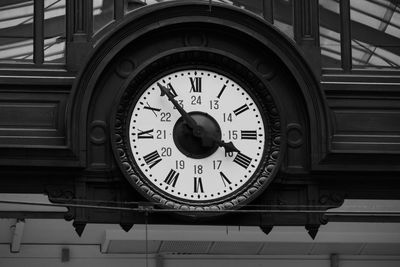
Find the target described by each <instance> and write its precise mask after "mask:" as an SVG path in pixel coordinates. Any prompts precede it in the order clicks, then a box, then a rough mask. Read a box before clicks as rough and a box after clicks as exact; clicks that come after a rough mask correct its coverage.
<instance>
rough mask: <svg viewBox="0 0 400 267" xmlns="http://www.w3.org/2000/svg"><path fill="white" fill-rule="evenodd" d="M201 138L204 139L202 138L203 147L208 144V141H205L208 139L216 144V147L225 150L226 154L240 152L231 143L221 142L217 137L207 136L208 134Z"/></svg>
mask: <svg viewBox="0 0 400 267" xmlns="http://www.w3.org/2000/svg"><path fill="white" fill-rule="evenodd" d="M203 136H204V138H202V141H203V145H205V144H207V143H208V142H207V141H208V140H206V139H207V138H208V139H211V140H212V141H213V142H215V143H217V145H218V146H219V147H223V148H225V152H226V153H229V152H238V153H239V152H240V151H239V149H237V148H236V147H235V145H234V144H233V143H232V142H228V143H226V142H224V141H223V140H220V139H218V138H217V137H215V136H214V135H212V134H208V133H206V134H204V135H203Z"/></svg>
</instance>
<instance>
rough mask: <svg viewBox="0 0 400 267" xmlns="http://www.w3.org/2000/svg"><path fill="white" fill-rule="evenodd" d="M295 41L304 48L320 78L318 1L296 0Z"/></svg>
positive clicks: (294, 3) (294, 4) (294, 6)
mask: <svg viewBox="0 0 400 267" xmlns="http://www.w3.org/2000/svg"><path fill="white" fill-rule="evenodd" d="M293 8H294V12H293V14H294V20H293V21H294V24H293V27H294V29H293V30H294V39H295V41H296V42H297V44H298V45H299V46H300V47H301V48H302V50H303V52H304V54H305V57H306V59H307V61H308V62H309V63H310V65H311V66H312V68H313V71H314V73H315V74H317V75H318V76H319V73H320V71H321V62H320V57H321V53H320V48H319V3H318V0H295V1H293Z"/></svg>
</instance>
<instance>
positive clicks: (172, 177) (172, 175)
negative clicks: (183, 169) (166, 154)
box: [164, 169, 179, 187]
mask: <svg viewBox="0 0 400 267" xmlns="http://www.w3.org/2000/svg"><path fill="white" fill-rule="evenodd" d="M178 177H179V172H176V171H175V170H173V169H171V170H170V171H169V173H168V175H167V178H165V180H164V183H166V184H169V185H171V186H172V187H175V185H176V181H178Z"/></svg>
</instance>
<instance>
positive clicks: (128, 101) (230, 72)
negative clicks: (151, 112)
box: [110, 51, 281, 216]
mask: <svg viewBox="0 0 400 267" xmlns="http://www.w3.org/2000/svg"><path fill="white" fill-rule="evenodd" d="M239 61H240V60H239V59H236V58H235V59H233V56H230V57H229V56H227V55H222V54H221V53H215V52H211V51H180V52H175V53H172V54H168V55H163V56H161V57H159V58H158V59H155V60H153V61H152V62H151V63H148V64H147V65H146V66H144V67H143V68H142V69H141V70H140V71H138V72H136V75H133V77H131V78H130V79H129V81H128V83H127V86H126V88H125V90H124V91H123V93H122V95H121V96H120V97H119V98H118V99H116V101H117V103H116V105H114V106H115V107H116V108H115V109H114V112H113V113H112V114H113V116H112V121H111V124H110V125H111V127H112V129H111V135H112V136H111V140H112V145H113V151H114V154H115V158H116V161H117V163H118V164H119V166H120V168H121V171H122V173H123V174H124V176H125V177H126V178H127V179H128V181H129V182H130V184H131V185H132V186H133V187H134V188H136V189H137V190H138V191H139V192H140V193H141V194H142V195H143V196H144V197H146V198H147V199H149V200H150V201H153V202H155V204H158V205H159V206H161V207H164V208H172V209H174V210H177V211H221V210H222V211H223V210H231V209H236V208H239V207H241V206H243V205H245V204H246V203H248V202H250V201H251V200H253V199H254V198H255V197H257V196H258V195H259V194H261V192H262V191H264V189H265V188H266V187H267V186H268V185H269V183H270V182H271V181H272V179H273V178H274V176H275V174H276V172H277V169H278V167H279V165H280V161H281V129H280V128H281V125H280V116H279V111H278V108H277V105H276V104H275V102H274V99H273V97H272V95H271V94H270V92H269V89H268V87H267V86H266V85H265V84H264V83H263V82H262V80H261V79H260V78H259V77H258V76H257V75H256V74H255V72H253V71H251V70H250V67H247V66H245V65H244V64H242V63H240V62H239ZM171 66H174V67H173V68H171ZM183 68H187V69H189V68H208V69H211V70H219V71H218V72H219V73H221V74H223V75H226V76H228V77H229V78H231V79H233V80H234V81H236V82H238V83H239V84H244V85H246V86H245V87H246V88H249V87H250V86H252V87H253V88H255V89H254V91H256V92H248V93H250V94H251V95H252V97H254V96H256V97H262V99H263V101H265V102H263V101H258V100H257V102H258V103H257V104H258V105H259V106H260V107H261V111H263V112H264V111H265V114H264V115H265V119H266V123H265V128H266V129H265V131H266V132H267V133H268V135H267V136H266V142H265V146H266V148H265V151H264V153H263V154H264V156H265V157H264V158H263V159H262V160H261V162H260V164H259V166H258V168H257V170H256V172H255V173H254V174H253V175H252V177H251V178H249V181H247V182H246V183H245V184H244V185H243V186H242V187H241V188H239V189H238V190H236V191H235V192H232V193H230V194H228V195H225V196H223V197H221V198H218V199H213V200H211V201H201V202H199V201H196V202H191V201H190V200H188V199H178V198H176V197H172V196H171V195H169V194H168V193H167V192H164V191H162V190H160V189H159V188H157V187H154V186H152V184H151V182H149V181H148V179H147V178H146V177H145V176H144V175H143V174H142V173H141V171H140V170H139V169H138V168H137V166H136V163H135V161H134V160H133V156H132V154H131V149H130V144H129V140H128V134H127V129H126V127H127V125H128V124H129V119H130V117H129V114H130V112H131V109H132V105H133V103H134V101H135V99H136V97H137V96H138V95H139V92H142V91H143V89H144V88H145V85H146V84H149V83H150V82H151V81H154V79H155V77H160V76H162V75H165V74H167V73H168V72H169V73H170V72H171V70H176V69H183ZM148 77H151V78H148ZM142 176H144V177H142ZM202 215H206V214H205V213H204V214H201V213H200V215H199V216H202ZM209 215H210V214H207V216H209Z"/></svg>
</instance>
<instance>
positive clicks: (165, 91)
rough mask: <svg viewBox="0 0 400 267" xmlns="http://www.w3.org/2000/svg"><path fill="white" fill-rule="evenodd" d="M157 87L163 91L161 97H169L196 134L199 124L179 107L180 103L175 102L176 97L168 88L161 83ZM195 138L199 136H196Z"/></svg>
mask: <svg viewBox="0 0 400 267" xmlns="http://www.w3.org/2000/svg"><path fill="white" fill-rule="evenodd" d="M157 85H158V87H159V88H160V90H161V96H164V95H166V96H167V97H168V100H169V101H171V102H172V104H174V106H175V108H176V109H177V110H178V111H179V113H180V114H181V115H182V117H183V119H184V120H185V121H186V123H187V124H188V126H189V127H190V128H192V129H193V131H194V132H195V129H197V128H199V125H198V124H197V122H196V121H195V120H194V119H193V118H192V117H190V115H189V114H188V113H187V112H186V111H185V110H184V109H183V108H182V107H181V105H179V103H178V102H177V101H176V100H175V96H174V95H173V94H172V93H171V91H170V90H169V89H168V88H167V87H165V86H164V85H162V84H160V83H157ZM195 136H197V135H196V134H195Z"/></svg>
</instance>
